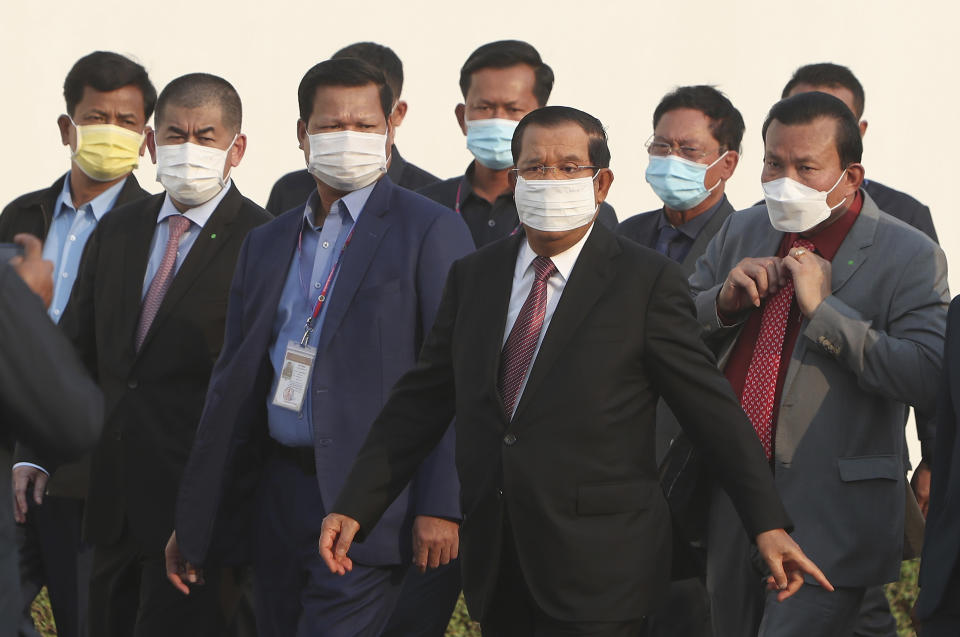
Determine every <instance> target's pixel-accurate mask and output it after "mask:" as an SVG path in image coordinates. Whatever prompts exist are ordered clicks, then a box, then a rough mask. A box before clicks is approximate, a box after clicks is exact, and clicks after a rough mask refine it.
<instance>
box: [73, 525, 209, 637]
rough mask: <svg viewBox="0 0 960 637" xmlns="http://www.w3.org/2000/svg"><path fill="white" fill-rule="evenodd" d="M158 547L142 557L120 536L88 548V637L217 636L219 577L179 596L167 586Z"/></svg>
mask: <svg viewBox="0 0 960 637" xmlns="http://www.w3.org/2000/svg"><path fill="white" fill-rule="evenodd" d="M163 549H164V547H162V546H161V547H157V549H156V550H155V551H151V552H150V553H144V552H143V551H142V550H141V549H140V547H139V546H138V543H137V542H136V541H135V540H134V539H133V538H132V537H131V536H130V533H129V532H128V531H124V533H123V536H122V537H121V539H120V541H119V542H117V543H115V544H112V545H105V546H100V545H97V546H95V547H94V552H93V576H92V577H91V579H90V609H89V615H90V623H89V631H90V634H91V635H96V636H97V637H131V635H132V636H133V637H170V635H177V637H188V636H196V637H210V636H211V635H218V634H220V632H221V631H222V630H223V618H222V612H221V606H220V577H219V572H218V571H217V570H216V569H213V568H211V567H207V568H205V569H204V579H205V580H206V583H205V584H204V585H202V586H194V587H192V588H191V591H190V595H183V594H182V593H181V592H180V591H178V590H177V589H175V588H174V587H173V586H172V585H171V584H170V582H169V581H168V580H167V576H166V570H165V567H164V559H163Z"/></svg>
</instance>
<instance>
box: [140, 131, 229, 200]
mask: <svg viewBox="0 0 960 637" xmlns="http://www.w3.org/2000/svg"><path fill="white" fill-rule="evenodd" d="M239 136H240V135H239V134H237V135H234V136H233V141H231V142H230V145H229V146H227V147H226V148H225V149H224V150H221V149H219V148H212V147H210V146H200V145H198V144H191V143H190V142H187V143H184V144H171V145H169V146H160V145H159V144H158V145H157V181H159V182H160V183H161V184H163V189H164V190H166V191H167V194H168V195H170V196H171V197H172V198H173V199H174V200H176V201H178V202H180V203H182V204H185V205H187V206H190V207H195V206H199V205H201V204H205V203H207V202H208V201H210V200H211V199H213V198H214V197H216V196H217V193H219V192H220V191H221V190H223V187H224V185H226V183H227V179H226V177H224V176H223V169H224V167H225V166H226V165H227V153H228V152H230V149H231V148H233V145H234V144H235V143H236V141H237V137H239ZM228 174H229V173H228Z"/></svg>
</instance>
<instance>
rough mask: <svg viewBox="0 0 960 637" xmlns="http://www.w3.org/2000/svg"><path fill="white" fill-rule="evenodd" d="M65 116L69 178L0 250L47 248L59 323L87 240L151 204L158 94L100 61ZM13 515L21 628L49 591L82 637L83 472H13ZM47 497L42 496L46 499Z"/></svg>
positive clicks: (81, 74) (85, 575)
mask: <svg viewBox="0 0 960 637" xmlns="http://www.w3.org/2000/svg"><path fill="white" fill-rule="evenodd" d="M63 95H64V98H65V100H66V112H65V113H64V114H63V115H61V116H60V117H59V118H57V125H58V127H59V129H60V138H61V140H62V142H63V145H64V146H68V147H69V151H70V158H71V165H70V171H69V172H68V173H66V174H65V175H63V176H62V177H60V179H58V180H57V181H56V182H55V183H54V184H53V185H52V186H50V187H49V188H46V189H43V190H38V191H36V192H32V193H29V194H26V195H23V196H22V197H20V198H18V199H16V200H15V201H13V202H12V203H10V204H9V205H8V206H6V208H4V210H3V214H2V215H0V242H9V241H12V240H13V236H14V235H16V234H18V233H21V232H27V233H30V234H33V235H36V236H38V237H40V238H41V239H44V248H43V257H44V258H45V259H48V260H50V261H52V262H53V263H54V292H53V301H52V303H51V304H50V308H49V315H50V318H51V319H53V321H54V322H59V320H60V316H61V314H62V313H63V310H64V307H65V306H66V304H67V300H68V299H69V298H70V292H71V290H72V288H73V282H74V279H75V277H76V274H77V270H78V268H79V264H80V256H81V254H82V253H83V249H84V245H85V244H86V242H87V239H88V238H89V237H90V235H91V234H92V233H93V230H94V228H95V227H96V225H97V223H98V222H99V221H100V220H101V219H102V218H103V216H104V215H106V214H107V213H108V212H109V211H110V210H111V209H113V208H114V207H116V206H119V205H121V204H124V203H127V202H130V201H134V200H136V199H140V198H143V197H145V196H147V195H148V194H149V193H147V192H146V191H145V190H143V189H142V188H141V187H140V184H139V183H138V182H137V179H136V178H135V177H134V176H133V174H132V171H133V169H134V168H136V167H137V164H138V163H139V160H140V156H141V155H142V153H143V150H144V134H145V131H146V123H147V120H149V119H150V116H151V115H152V114H153V107H154V104H155V102H156V99H157V93H156V90H155V89H154V87H153V85H152V84H151V83H150V79H149V77H148V76H147V72H146V70H145V69H144V68H143V67H142V66H141V65H139V64H137V63H135V62H133V61H131V60H129V59H127V58H126V57H123V56H122V55H118V54H116V53H110V52H104V51H97V52H94V53H91V54H89V55H87V56H85V57H83V58H81V59H80V60H78V61H77V62H76V64H74V65H73V68H72V69H71V70H70V72H69V73H68V74H67V78H66V81H65V82H64V86H63ZM13 484H14V498H15V504H14V515H15V517H16V519H17V521H18V522H19V523H20V525H19V527H18V541H19V544H20V578H21V585H22V587H23V605H24V608H23V611H24V619H23V626H22V627H21V634H27V635H30V634H35V633H33V632H32V631H33V626H32V620H31V619H30V603H31V601H32V600H33V598H34V597H35V596H36V594H37V593H38V592H39V591H40V589H41V588H42V587H43V586H44V585H45V586H47V589H48V590H49V592H50V600H51V605H52V608H53V615H54V619H55V620H56V623H57V631H58V634H59V635H61V636H64V635H65V636H68V637H69V636H71V635H82V634H85V624H86V607H87V594H88V587H89V580H90V567H91V561H92V551H90V550H89V549H88V547H86V546H84V545H83V543H82V542H81V539H80V522H81V519H82V517H83V509H84V498H85V496H86V489H87V469H86V464H83V463H81V464H78V465H67V466H63V467H60V468H59V469H58V470H57V471H56V472H55V473H54V475H53V476H52V477H51V476H49V475H48V473H47V472H46V471H45V470H44V469H43V468H41V467H38V466H35V465H33V464H29V463H18V464H16V465H14V468H13ZM45 494H46V495H45Z"/></svg>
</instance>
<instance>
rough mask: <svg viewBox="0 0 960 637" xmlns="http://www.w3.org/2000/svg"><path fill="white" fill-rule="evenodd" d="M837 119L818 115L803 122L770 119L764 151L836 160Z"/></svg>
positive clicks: (780, 154)
mask: <svg viewBox="0 0 960 637" xmlns="http://www.w3.org/2000/svg"><path fill="white" fill-rule="evenodd" d="M836 140H837V122H836V120H834V119H833V118H830V117H818V118H816V119H815V120H813V121H812V122H809V123H807V124H784V123H782V122H780V121H778V120H773V121H772V122H770V127H769V128H767V137H766V141H765V143H764V147H765V148H766V151H767V152H768V153H771V152H772V153H775V154H777V155H779V156H781V157H791V156H792V157H810V158H817V159H820V160H823V161H829V160H830V159H831V158H832V159H833V160H834V161H836V162H837V163H838V164H839V162H840V155H839V153H838V152H837V141H836Z"/></svg>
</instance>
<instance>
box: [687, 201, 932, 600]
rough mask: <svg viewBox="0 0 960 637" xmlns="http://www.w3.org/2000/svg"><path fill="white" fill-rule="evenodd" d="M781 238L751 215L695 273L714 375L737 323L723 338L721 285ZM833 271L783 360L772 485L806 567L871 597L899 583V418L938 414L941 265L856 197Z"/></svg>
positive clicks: (917, 239)
mask: <svg viewBox="0 0 960 637" xmlns="http://www.w3.org/2000/svg"><path fill="white" fill-rule="evenodd" d="M782 237H783V234H782V233H780V232H777V231H775V230H774V229H773V228H772V227H771V225H770V222H769V219H768V218H767V211H766V208H765V207H764V206H756V207H754V208H750V209H749V210H745V211H743V212H738V213H737V214H734V215H732V216H731V217H730V218H729V219H728V220H727V222H726V223H725V224H724V226H723V228H722V229H721V230H720V232H719V233H718V234H717V236H716V238H715V239H714V240H713V242H711V244H710V246H709V247H708V248H707V251H706V253H705V254H704V257H703V258H702V259H701V260H700V261H699V262H698V263H697V269H696V272H695V273H694V274H693V275H692V276H691V278H690V284H691V288H692V291H693V293H694V294H695V296H696V306H697V315H698V319H699V320H700V324H701V326H702V327H703V329H704V334H705V339H706V340H707V342H708V344H710V345H711V346H712V347H713V348H714V351H715V352H716V353H717V354H718V356H719V357H720V360H721V364H724V363H725V361H726V358H727V357H728V356H729V353H730V351H731V350H732V348H733V345H734V343H735V342H736V339H737V336H738V335H739V332H740V327H741V326H742V322H741V324H740V325H738V326H734V327H722V326H721V325H720V323H719V321H718V319H717V312H716V298H717V294H718V293H719V291H720V286H721V285H722V284H723V282H724V280H725V279H726V276H727V273H728V272H729V271H730V270H731V269H732V268H733V267H734V266H735V265H736V264H737V263H738V262H739V261H740V260H741V259H743V258H745V257H761V256H767V255H771V254H775V253H776V251H777V248H778V247H779V244H780V241H781V239H782ZM832 265H833V268H832V290H833V293H832V294H831V295H830V296H829V297H827V299H826V300H825V301H824V302H823V303H822V304H821V306H820V308H819V309H818V310H817V312H816V313H815V314H814V316H813V317H812V319H806V318H805V319H804V320H803V323H802V325H801V328H800V338H798V339H797V343H796V346H795V348H794V351H793V354H792V356H791V358H790V361H789V367H788V369H787V376H786V380H785V384H784V389H783V395H782V398H781V402H780V412H779V418H778V421H777V428H776V451H775V459H774V460H775V461H774V472H775V475H776V483H777V487H778V489H779V492H780V496H781V497H782V498H783V501H784V503H785V504H786V506H787V510H788V511H789V513H790V515H791V516H792V517H793V518H794V520H795V521H796V529H795V532H794V534H793V535H794V537H795V538H796V540H797V541H798V542H799V543H800V545H801V546H802V547H803V548H804V550H805V551H806V553H807V555H809V556H810V558H811V559H813V560H814V561H815V562H816V563H817V564H818V565H819V566H820V568H821V569H823V571H824V573H826V575H827V577H828V578H830V581H831V582H832V583H833V584H834V585H839V586H870V585H874V584H880V583H883V582H889V581H893V580H895V579H897V577H898V575H899V568H900V560H901V552H902V543H903V520H904V510H903V509H904V507H903V493H904V488H905V487H904V484H903V481H904V472H903V467H902V457H903V411H904V406H905V405H913V406H914V407H915V408H917V409H918V410H920V411H923V412H926V413H931V410H932V409H933V407H934V405H935V402H936V389H937V382H938V379H939V373H940V368H941V364H942V356H943V344H944V330H945V327H946V313H947V304H948V302H949V300H950V297H949V292H948V290H947V267H946V266H947V264H946V259H945V258H944V255H943V252H942V251H941V250H940V248H939V247H938V246H937V245H936V244H935V243H934V242H933V241H931V240H930V239H929V238H928V237H927V236H925V235H924V234H923V233H921V232H919V231H917V230H915V229H914V228H911V227H910V226H908V225H906V224H904V223H902V222H900V221H898V220H896V219H894V218H893V217H891V216H889V215H887V214H886V213H883V212H881V211H880V209H879V208H878V207H877V206H876V204H875V203H874V202H873V200H872V199H871V198H870V197H869V195H866V193H864V203H863V209H862V211H861V212H860V216H859V217H858V219H857V221H856V222H855V223H854V225H853V227H852V228H851V229H850V232H849V234H848V235H847V237H846V239H844V241H843V243H842V244H841V246H840V249H839V251H838V252H837V254H836V256H835V257H834V259H833V264H832Z"/></svg>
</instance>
